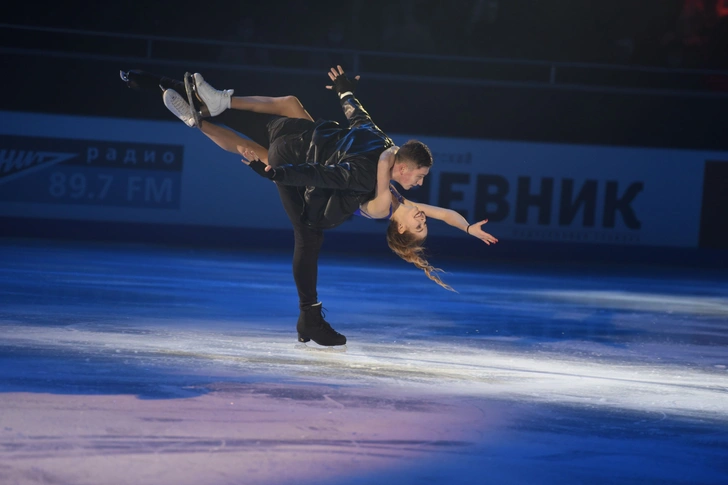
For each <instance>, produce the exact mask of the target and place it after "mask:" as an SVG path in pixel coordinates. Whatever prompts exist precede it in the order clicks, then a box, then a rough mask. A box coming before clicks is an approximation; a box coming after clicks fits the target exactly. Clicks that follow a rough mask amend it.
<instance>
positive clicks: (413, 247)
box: [387, 219, 455, 291]
mask: <svg viewBox="0 0 728 485" xmlns="http://www.w3.org/2000/svg"><path fill="white" fill-rule="evenodd" d="M397 226H398V224H397V222H396V221H395V220H394V219H392V220H391V221H390V222H389V226H387V244H388V245H389V249H391V250H392V252H394V254H396V255H397V256H399V257H400V258H402V259H404V260H405V261H407V262H408V263H412V264H414V265H415V266H416V267H417V268H419V269H421V270H422V271H424V272H425V274H426V275H427V277H428V278H430V279H431V280H432V281H434V282H435V283H437V284H438V285H440V286H442V287H443V288H445V289H446V290H450V291H455V290H454V289H453V288H452V287H451V286H450V285H448V284H446V283H443V281H442V280H441V279H440V277H439V276H437V273H438V272H442V270H441V269H440V268H435V267H434V266H432V265H431V264H430V263H428V262H427V260H426V259H425V258H424V253H425V248H424V247H423V246H422V243H423V242H424V241H425V239H424V238H421V239H418V238H417V236H415V235H414V234H413V233H411V232H409V231H405V232H403V233H401V234H400V233H399V231H398V230H397Z"/></svg>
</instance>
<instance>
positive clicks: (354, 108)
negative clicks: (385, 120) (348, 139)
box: [341, 94, 379, 130]
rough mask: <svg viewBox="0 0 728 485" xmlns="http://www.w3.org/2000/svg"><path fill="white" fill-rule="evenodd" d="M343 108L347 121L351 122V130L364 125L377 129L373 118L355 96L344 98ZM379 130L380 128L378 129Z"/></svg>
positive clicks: (342, 100) (342, 101) (350, 95)
mask: <svg viewBox="0 0 728 485" xmlns="http://www.w3.org/2000/svg"><path fill="white" fill-rule="evenodd" d="M341 108H342V109H343V110H344V115H345V116H346V119H347V120H349V128H356V127H358V126H360V125H363V124H371V125H373V126H374V127H375V128H376V125H375V124H374V122H373V121H372V117H371V116H369V113H367V111H366V110H365V109H364V107H363V106H362V105H361V103H360V102H359V100H358V99H356V98H355V97H354V95H353V94H349V95H347V96H344V97H343V98H342V99H341ZM376 129H377V130H379V128H376Z"/></svg>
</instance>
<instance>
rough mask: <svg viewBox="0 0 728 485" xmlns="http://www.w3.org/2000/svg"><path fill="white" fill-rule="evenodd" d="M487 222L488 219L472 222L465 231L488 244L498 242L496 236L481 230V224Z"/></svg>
mask: <svg viewBox="0 0 728 485" xmlns="http://www.w3.org/2000/svg"><path fill="white" fill-rule="evenodd" d="M487 222H488V219H485V220H483V221H480V222H474V223H473V224H471V225H470V228H469V229H468V230H467V233H468V234H470V235H471V236H475V237H477V238H478V239H480V240H481V241H483V242H484V243H485V244H487V245H488V246H490V245H491V244H495V243H497V242H498V240H497V239H496V238H494V237H493V236H491V235H490V234H488V233H487V232H485V231H483V225H484V224H486V223H487Z"/></svg>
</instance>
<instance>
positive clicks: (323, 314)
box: [321, 306, 339, 335]
mask: <svg viewBox="0 0 728 485" xmlns="http://www.w3.org/2000/svg"><path fill="white" fill-rule="evenodd" d="M321 328H323V329H325V330H326V331H327V332H331V333H334V334H336V335H338V334H339V332H337V331H336V330H334V329H333V328H332V327H331V324H330V323H329V322H327V321H326V308H324V307H323V306H322V307H321Z"/></svg>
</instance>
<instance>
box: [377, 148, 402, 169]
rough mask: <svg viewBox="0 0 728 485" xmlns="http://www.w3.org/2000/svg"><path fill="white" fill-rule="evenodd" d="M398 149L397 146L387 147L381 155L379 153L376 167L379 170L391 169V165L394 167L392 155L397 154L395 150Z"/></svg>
mask: <svg viewBox="0 0 728 485" xmlns="http://www.w3.org/2000/svg"><path fill="white" fill-rule="evenodd" d="M398 150H399V147H398V146H393V147H390V148H387V149H386V150H384V151H383V152H382V154H381V155H379V165H378V168H379V169H381V170H383V171H384V170H387V171H389V170H392V167H394V156H395V155H396V154H397V151H398Z"/></svg>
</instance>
